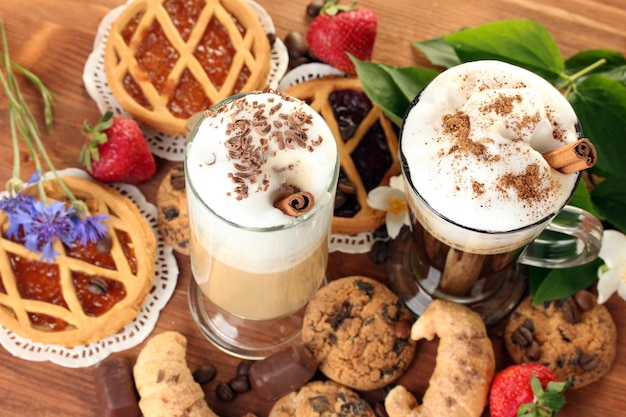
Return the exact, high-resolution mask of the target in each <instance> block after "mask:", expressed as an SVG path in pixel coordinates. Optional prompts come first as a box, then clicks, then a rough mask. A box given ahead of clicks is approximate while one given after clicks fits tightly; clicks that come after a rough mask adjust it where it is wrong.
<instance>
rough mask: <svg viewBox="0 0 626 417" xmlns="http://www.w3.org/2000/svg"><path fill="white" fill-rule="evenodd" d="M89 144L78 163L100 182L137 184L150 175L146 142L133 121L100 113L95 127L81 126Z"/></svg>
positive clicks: (152, 165)
mask: <svg viewBox="0 0 626 417" xmlns="http://www.w3.org/2000/svg"><path fill="white" fill-rule="evenodd" d="M83 128H84V132H85V135H86V136H87V138H88V139H89V141H88V142H87V143H86V144H85V145H84V146H83V149H82V150H81V152H80V156H79V162H80V163H81V164H82V165H83V166H84V167H85V168H86V169H87V171H88V172H89V173H90V174H91V176H92V177H93V178H94V179H96V180H98V181H101V182H105V183H110V182H125V183H127V184H141V183H143V182H145V181H147V180H149V179H150V178H152V176H153V175H154V173H155V172H156V163H155V162H154V157H153V156H152V152H150V148H148V143H147V142H146V138H145V136H144V134H143V132H142V131H141V129H140V128H139V125H137V122H135V121H134V120H133V119H129V118H128V117H121V116H120V117H114V116H113V112H112V111H110V110H109V111H107V112H105V113H104V115H103V116H102V118H101V119H100V121H99V122H98V123H96V125H95V126H89V125H88V124H87V123H84V124H83Z"/></svg>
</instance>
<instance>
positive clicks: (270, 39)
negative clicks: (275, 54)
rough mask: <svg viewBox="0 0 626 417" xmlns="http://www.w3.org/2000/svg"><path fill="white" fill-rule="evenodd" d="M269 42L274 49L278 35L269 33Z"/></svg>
mask: <svg viewBox="0 0 626 417" xmlns="http://www.w3.org/2000/svg"><path fill="white" fill-rule="evenodd" d="M267 41H268V42H269V43H270V47H273V46H274V43H276V34H275V33H268V34H267Z"/></svg>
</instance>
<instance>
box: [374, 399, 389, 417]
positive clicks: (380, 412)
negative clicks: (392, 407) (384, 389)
mask: <svg viewBox="0 0 626 417" xmlns="http://www.w3.org/2000/svg"><path fill="white" fill-rule="evenodd" d="M374 414H376V417H388V414H387V410H385V404H383V403H381V402H377V403H376V405H374Z"/></svg>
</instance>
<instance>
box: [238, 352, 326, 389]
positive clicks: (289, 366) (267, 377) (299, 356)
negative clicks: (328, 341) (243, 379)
mask: <svg viewBox="0 0 626 417" xmlns="http://www.w3.org/2000/svg"><path fill="white" fill-rule="evenodd" d="M316 370H317V363H316V361H315V358H313V356H312V355H311V353H309V351H308V350H307V349H306V348H305V347H304V346H302V345H297V346H289V347H287V348H285V349H282V350H280V351H278V352H276V353H274V354H273V355H270V356H268V357H267V358H265V359H263V360H261V361H258V362H256V363H254V364H253V365H252V366H251V367H250V374H249V378H250V385H251V386H252V389H253V390H254V391H255V392H257V393H258V394H259V396H261V397H262V398H264V399H266V400H268V401H275V400H277V399H278V398H280V397H282V396H283V395H285V394H287V393H289V392H291V391H294V390H296V389H298V388H300V387H301V386H303V385H304V384H306V383H307V382H308V381H309V380H310V379H311V378H312V377H313V375H314V374H315V371H316Z"/></svg>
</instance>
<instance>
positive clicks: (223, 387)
mask: <svg viewBox="0 0 626 417" xmlns="http://www.w3.org/2000/svg"><path fill="white" fill-rule="evenodd" d="M215 394H216V395H217V398H219V399H220V400H222V401H224V402H226V403H229V402H231V401H233V400H234V399H235V392H234V391H233V389H232V388H231V387H230V385H228V384H226V383H225V382H220V383H219V384H217V387H215Z"/></svg>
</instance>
